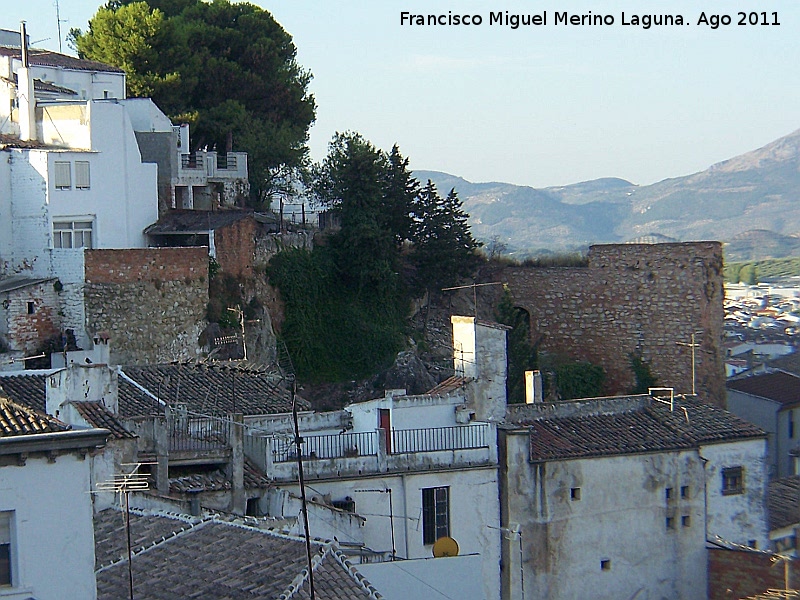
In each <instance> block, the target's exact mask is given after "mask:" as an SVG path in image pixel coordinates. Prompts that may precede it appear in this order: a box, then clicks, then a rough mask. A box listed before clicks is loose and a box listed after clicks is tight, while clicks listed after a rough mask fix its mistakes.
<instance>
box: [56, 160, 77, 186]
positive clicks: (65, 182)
mask: <svg viewBox="0 0 800 600" xmlns="http://www.w3.org/2000/svg"><path fill="white" fill-rule="evenodd" d="M54 169H55V171H54V173H53V177H54V182H55V186H56V189H57V190H68V189H70V188H71V187H72V174H71V169H70V164H69V163H68V162H62V161H56V162H55V163H54Z"/></svg>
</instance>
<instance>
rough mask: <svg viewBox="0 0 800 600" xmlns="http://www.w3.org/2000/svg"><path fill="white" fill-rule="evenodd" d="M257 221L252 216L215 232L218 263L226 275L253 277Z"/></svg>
mask: <svg viewBox="0 0 800 600" xmlns="http://www.w3.org/2000/svg"><path fill="white" fill-rule="evenodd" d="M255 236H256V221H255V219H254V218H253V217H252V216H251V217H249V218H247V219H241V220H239V221H236V222H235V223H231V224H230V225H228V226H226V227H220V228H219V229H216V230H215V231H214V246H215V248H216V251H217V262H218V263H219V266H220V268H221V269H222V271H224V272H225V273H229V274H230V275H234V276H235V277H245V278H248V277H252V275H253V261H254V259H255V251H256V250H255V247H256V244H255Z"/></svg>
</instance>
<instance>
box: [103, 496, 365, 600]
mask: <svg viewBox="0 0 800 600" xmlns="http://www.w3.org/2000/svg"><path fill="white" fill-rule="evenodd" d="M133 512H134V514H133V515H132V518H131V530H132V534H133V538H134V544H133V546H134V547H135V548H136V550H135V551H134V558H133V581H134V591H135V594H136V598H137V599H139V600H172V599H174V598H189V597H192V598H204V599H205V600H245V599H247V600H252V599H254V598H264V599H277V598H279V597H281V595H282V594H286V596H285V597H287V598H305V597H308V596H307V595H303V594H304V592H303V588H304V587H305V586H307V583H302V584H301V586H300V590H299V591H297V590H296V589H294V587H293V585H292V584H293V582H296V581H297V579H298V576H300V575H301V573H302V571H303V570H304V569H305V567H306V551H305V543H304V542H303V540H301V539H299V538H292V537H289V536H282V535H278V534H274V533H272V532H269V531H264V530H259V529H256V528H254V527H249V526H244V525H240V524H236V523H228V522H223V521H217V520H206V521H201V522H199V523H198V522H197V521H196V520H195V521H191V520H188V519H186V518H183V519H180V518H178V517H170V516H166V515H145V514H137V511H133ZM176 532H177V533H176ZM162 538H163V539H162ZM95 544H96V552H95V555H96V557H97V562H98V565H103V564H106V565H107V564H108V563H109V562H112V565H111V566H107V567H101V568H99V569H98V571H97V597H98V600H112V599H114V600H116V599H118V598H120V597H121V596H120V590H123V591H124V590H126V589H127V585H128V568H127V560H126V557H127V553H126V549H125V528H124V521H123V517H122V514H121V513H119V512H117V511H114V510H108V511H103V512H102V513H100V514H99V515H97V516H96V517H95ZM143 547H144V548H147V550H142V548H143ZM312 551H313V552H314V555H315V557H317V558H316V560H317V561H318V563H319V564H318V566H317V567H316V568H315V569H314V575H315V577H314V583H315V591H316V590H317V589H319V592H318V593H317V597H318V598H320V599H321V600H323V599H324V600H328V599H333V598H353V599H356V600H366V599H368V598H370V596H369V595H368V594H367V592H366V591H365V590H364V588H363V587H362V586H361V585H360V584H359V583H358V582H357V581H356V580H355V579H354V577H353V576H352V575H351V574H350V573H349V572H348V571H347V570H346V569H345V568H344V567H343V566H342V564H340V563H339V561H338V560H337V559H336V557H335V556H333V554H332V552H331V551H330V545H329V544H325V545H323V544H320V543H318V542H316V543H313V548H312ZM115 561H116V562H115Z"/></svg>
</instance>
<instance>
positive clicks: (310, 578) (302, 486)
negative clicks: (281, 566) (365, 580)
mask: <svg viewBox="0 0 800 600" xmlns="http://www.w3.org/2000/svg"><path fill="white" fill-rule="evenodd" d="M292 387H293V389H292V419H293V420H294V442H295V447H296V448H297V474H298V478H299V480H300V499H301V501H302V504H303V525H305V529H306V557H307V558H308V585H309V588H310V591H311V600H315V599H316V595H315V593H314V569H313V568H312V562H311V533H310V532H309V530H308V504H307V503H306V482H305V479H304V478H303V454H302V448H303V438H301V437H300V425H299V424H298V422H297V383H296V382H294V383H293V386H292Z"/></svg>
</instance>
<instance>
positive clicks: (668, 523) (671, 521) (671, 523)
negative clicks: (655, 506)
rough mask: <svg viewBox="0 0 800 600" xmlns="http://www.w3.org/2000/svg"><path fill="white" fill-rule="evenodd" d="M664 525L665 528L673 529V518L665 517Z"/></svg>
mask: <svg viewBox="0 0 800 600" xmlns="http://www.w3.org/2000/svg"><path fill="white" fill-rule="evenodd" d="M666 526H667V529H675V518H674V517H667V522H666Z"/></svg>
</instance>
